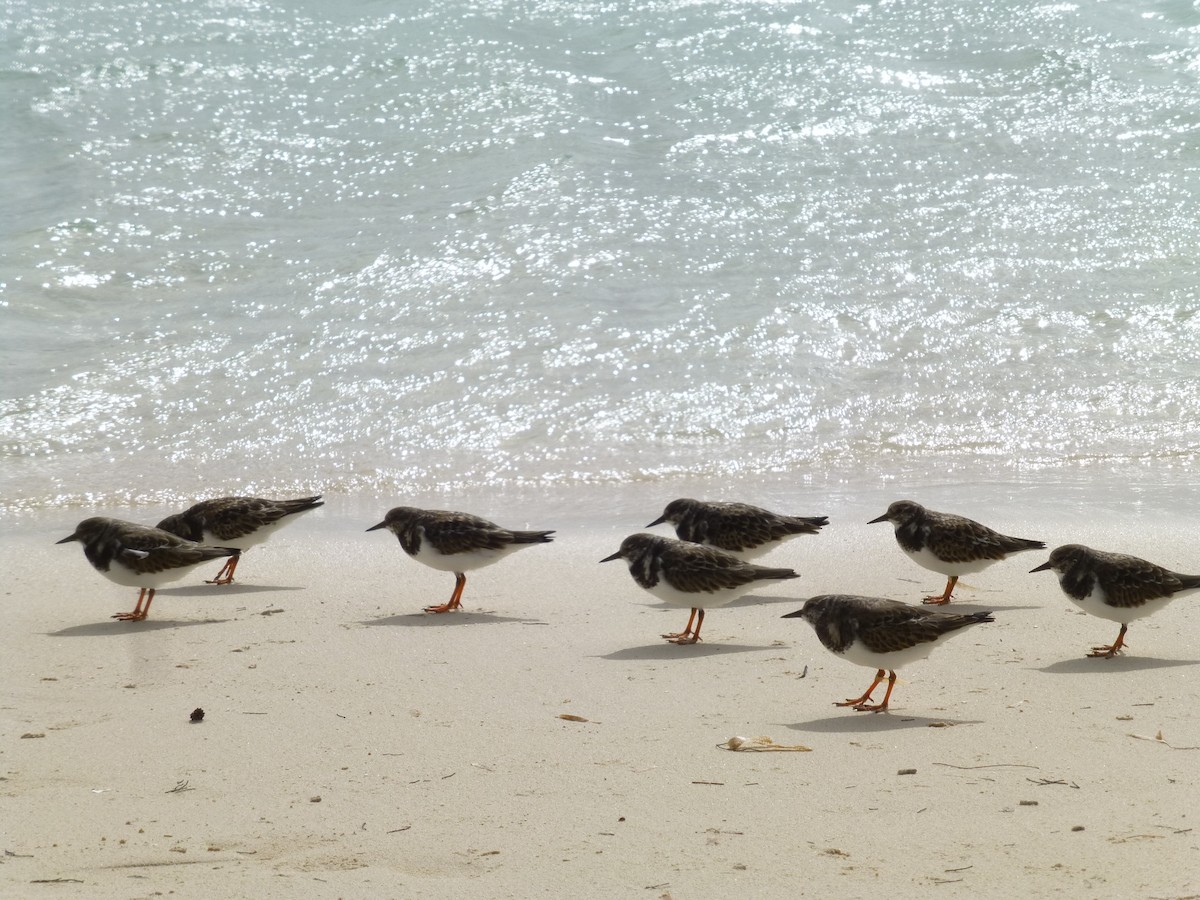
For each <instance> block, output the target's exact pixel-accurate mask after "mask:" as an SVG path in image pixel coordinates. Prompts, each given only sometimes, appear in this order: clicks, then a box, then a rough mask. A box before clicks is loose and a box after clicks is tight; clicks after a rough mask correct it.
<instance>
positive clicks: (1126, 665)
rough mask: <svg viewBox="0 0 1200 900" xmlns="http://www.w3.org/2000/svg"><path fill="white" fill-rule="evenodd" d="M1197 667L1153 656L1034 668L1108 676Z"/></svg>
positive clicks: (1199, 662) (1066, 661) (1196, 662)
mask: <svg viewBox="0 0 1200 900" xmlns="http://www.w3.org/2000/svg"><path fill="white" fill-rule="evenodd" d="M1195 665H1200V660H1196V659H1155V658H1154V657H1152V656H1151V657H1146V656H1114V657H1111V658H1103V657H1089V656H1080V657H1078V658H1075V659H1060V660H1059V661H1058V662H1053V663H1050V665H1048V666H1034V667H1033V668H1034V669H1036V670H1037V671H1039V672H1048V673H1049V674H1051V675H1097V674H1099V675H1107V674H1110V673H1120V672H1140V671H1146V670H1149V669H1173V668H1175V667H1177V666H1195Z"/></svg>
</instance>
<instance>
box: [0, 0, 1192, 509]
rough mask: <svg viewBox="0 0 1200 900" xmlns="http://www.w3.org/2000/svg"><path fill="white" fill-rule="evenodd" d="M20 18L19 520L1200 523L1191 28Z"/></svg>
mask: <svg viewBox="0 0 1200 900" xmlns="http://www.w3.org/2000/svg"><path fill="white" fill-rule="evenodd" d="M3 9H4V13H3V15H4V21H5V28H4V36H3V40H2V45H0V104H2V107H0V108H2V110H3V116H4V120H5V122H6V123H7V127H6V128H4V129H0V174H2V175H3V182H4V184H5V185H6V191H5V196H3V198H0V229H2V230H3V231H2V233H3V237H4V248H5V251H4V254H3V258H2V259H0V303H2V305H0V325H2V329H0V342H2V349H3V354H2V359H0V366H2V373H3V383H2V385H0V453H2V454H3V465H2V467H0V478H2V479H3V481H2V487H3V491H2V495H3V498H4V499H3V501H0V503H2V504H3V509H7V510H9V511H13V510H18V509H38V508H43V507H48V506H51V505H54V504H69V505H72V506H78V507H85V508H114V507H119V506H121V505H126V504H153V503H177V502H180V501H183V500H190V499H193V498H196V497H198V496H210V495H212V494H222V493H231V492H232V493H263V494H283V493H288V492H291V491H298V490H310V489H311V490H324V491H328V492H332V493H334V494H338V493H341V494H346V495H355V494H370V495H380V496H388V497H400V498H403V497H412V496H417V495H420V496H428V495H455V494H462V493H477V492H479V491H480V490H492V489H495V490H501V491H535V492H536V491H568V492H569V491H570V490H572V489H582V488H584V487H587V488H588V489H589V490H591V489H593V488H603V487H605V486H613V487H619V486H625V485H642V486H650V487H651V488H652V489H653V490H654V491H655V492H656V497H657V496H661V494H660V493H658V492H660V491H661V492H666V493H667V494H670V493H671V492H673V491H674V489H675V487H677V486H683V485H686V486H688V487H689V488H692V487H694V488H696V491H695V492H707V493H710V494H716V493H720V492H722V491H725V490H728V489H730V488H732V487H734V486H740V485H754V484H759V485H764V484H770V485H775V486H789V485H791V486H812V487H817V488H829V489H841V487H840V486H845V485H851V486H853V485H861V486H863V487H864V489H866V490H875V489H878V488H883V489H887V488H888V486H890V485H897V486H900V485H904V484H908V483H935V482H936V483H940V484H955V483H959V484H975V485H999V486H1000V487H999V488H997V490H998V491H1003V490H1005V489H1006V488H1005V487H1004V486H1006V485H1025V486H1029V485H1037V484H1039V483H1043V482H1053V483H1058V484H1064V483H1066V484H1072V485H1079V484H1087V483H1092V482H1093V481H1095V480H1099V481H1101V482H1103V483H1106V484H1110V485H1114V486H1117V487H1118V488H1119V489H1120V490H1123V491H1129V490H1133V491H1134V492H1137V491H1142V492H1143V493H1146V494H1149V495H1153V496H1163V497H1170V496H1172V495H1173V493H1174V492H1188V491H1190V492H1191V494H1190V495H1189V496H1192V497H1194V496H1195V488H1194V487H1193V484H1194V477H1193V472H1194V470H1195V467H1196V465H1197V461H1198V457H1200V353H1198V352H1197V351H1198V349H1200V314H1198V313H1200V290H1198V288H1197V284H1198V283H1200V282H1198V279H1197V277H1196V276H1197V271H1196V269H1197V267H1196V254H1197V248H1198V247H1200V216H1198V215H1197V213H1196V211H1197V209H1200V203H1198V201H1200V196H1198V195H1200V84H1198V81H1200V11H1198V10H1197V8H1196V6H1195V5H1194V4H1191V3H1180V2H1174V3H1167V2H1158V3H1153V2H1151V3H1147V2H1134V0H1128V2H1106V3H1087V4H1081V3H1057V4H1055V3H1050V4H1046V3H1034V2H983V3H978V4H961V3H948V2H932V3H922V4H915V3H901V2H877V3H871V4H858V5H851V4H843V3H837V2H833V0H813V2H792V3H789V2H780V3H749V2H747V3H736V2H734V3H729V2H720V3H717V2H713V3H704V2H688V0H662V2H637V3H630V4H600V3H582V2H565V0H562V2H524V3H506V2H490V3H489V2H449V0H448V2H440V3H433V2H426V3H404V4H401V3H390V2H383V0H376V2H364V3H344V2H342V3H333V2H328V0H310V2H303V3H301V2H293V3H272V4H267V3H261V2H217V0H204V2H201V0H196V2H180V3H171V4H161V3H157V2H144V0H131V2H125V3H103V4H102V3H99V2H96V3H82V2H55V0H48V2H37V3H34V2H11V0H10V2H8V3H6V4H5V6H4V8H3ZM756 499H760V500H761V499H762V498H761V497H758V498H756ZM447 503H449V501H447ZM800 511H803V510H800Z"/></svg>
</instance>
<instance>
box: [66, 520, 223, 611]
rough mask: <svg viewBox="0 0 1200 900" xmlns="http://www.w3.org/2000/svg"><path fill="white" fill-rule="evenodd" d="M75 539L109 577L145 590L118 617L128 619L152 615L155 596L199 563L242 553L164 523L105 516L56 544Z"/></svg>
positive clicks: (102, 572)
mask: <svg viewBox="0 0 1200 900" xmlns="http://www.w3.org/2000/svg"><path fill="white" fill-rule="evenodd" d="M69 541H79V542H81V543H82V544H83V553H84V555H85V556H86V557H87V559H88V562H90V563H91V564H92V567H93V568H94V569H95V570H96V571H97V572H99V573H100V574H101V575H103V576H104V577H105V578H107V579H108V580H109V581H112V582H114V583H116V584H121V585H125V586H126V587H135V588H138V589H139V593H138V599H137V606H135V607H134V609H133V612H127V613H117V614H115V615H114V616H113V618H114V619H121V620H122V621H126V622H140V621H141V620H142V619H144V618H146V616H147V614H149V612H150V604H151V603H152V602H153V601H154V592H155V591H156V590H157V589H158V588H159V587H161V586H162V585H164V584H167V583H169V582H172V581H177V580H179V579H180V578H182V577H183V576H184V575H186V574H187V571H188V570H189V569H191V568H192V567H193V566H197V565H199V564H200V563H203V562H208V561H209V560H212V559H219V558H221V557H223V556H227V557H235V558H236V557H237V555H238V554H239V553H241V552H242V551H241V550H239V549H237V548H236V547H208V546H205V545H203V544H197V543H195V542H193V541H189V540H185V539H184V538H181V537H179V536H178V535H174V534H171V533H170V532H169V531H163V530H162V529H161V528H150V527H148V526H146V525H136V524H134V523H133V522H123V521H121V520H120V519H108V518H104V517H102V516H97V517H96V518H92V519H84V520H83V521H82V522H80V523H79V525H77V526H76V528H75V532H74V533H73V534H71V535H69V536H68V537H65V538H63V539H62V540H61V541H57V542H56V543H59V544H66V543H68V542H69ZM143 600H144V601H145V605H144V606H143V605H142V601H143Z"/></svg>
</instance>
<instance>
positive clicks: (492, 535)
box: [415, 513, 514, 555]
mask: <svg viewBox="0 0 1200 900" xmlns="http://www.w3.org/2000/svg"><path fill="white" fill-rule="evenodd" d="M415 524H417V525H420V526H422V527H423V528H424V529H425V540H427V541H429V543H430V546H432V547H433V548H434V549H435V550H437V551H438V552H439V553H445V554H447V555H450V554H454V553H470V552H472V551H474V550H501V549H503V548H504V547H506V546H508V545H509V544H511V543H513V540H514V536H513V533H512V532H511V531H509V530H508V529H507V528H501V527H500V526H499V525H496V524H494V523H492V522H489V521H488V520H487V519H482V518H480V517H479V516H473V515H471V514H470V513H440V514H438V515H437V516H436V517H435V516H430V517H428V518H425V519H424V520H422V521H419V522H416V523H415Z"/></svg>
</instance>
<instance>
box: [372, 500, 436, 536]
mask: <svg viewBox="0 0 1200 900" xmlns="http://www.w3.org/2000/svg"><path fill="white" fill-rule="evenodd" d="M422 512H423V510H420V509H416V508H415V507H412V506H396V507H393V508H392V509H389V510H388V512H387V515H386V516H384V517H383V521H382V522H380V523H379V524H378V525H372V526H371V527H370V528H368V529H367V531H378V530H379V529H380V528H386V529H387V530H388V531H390V532H391V533H392V534H395V535H399V534H400V532H402V531H404V530H405V529H406V528H408V527H409V526H410V525H411V524H412V522H413V520H414V519H416V517H417V516H419V515H420V514H421V513H422Z"/></svg>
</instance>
